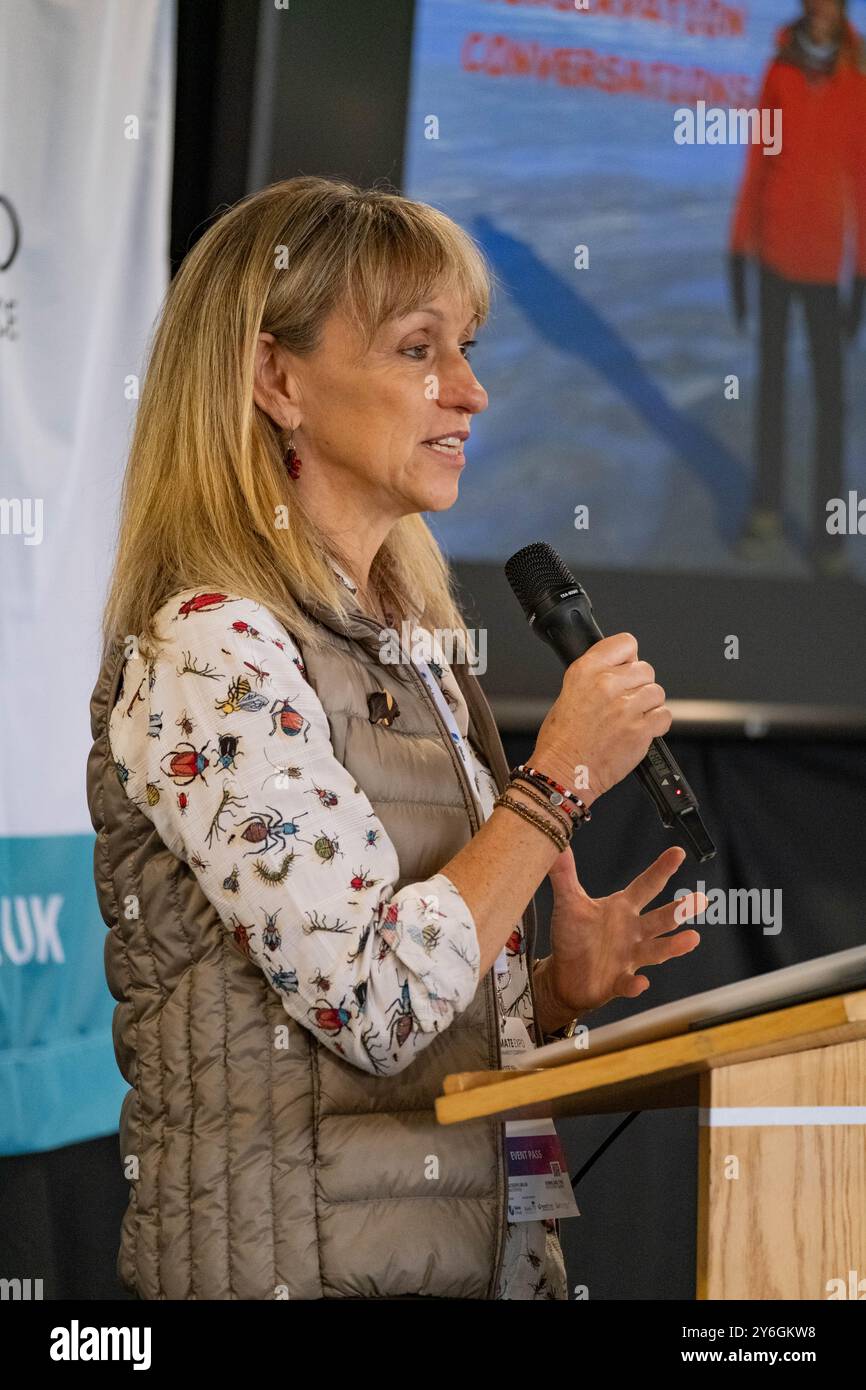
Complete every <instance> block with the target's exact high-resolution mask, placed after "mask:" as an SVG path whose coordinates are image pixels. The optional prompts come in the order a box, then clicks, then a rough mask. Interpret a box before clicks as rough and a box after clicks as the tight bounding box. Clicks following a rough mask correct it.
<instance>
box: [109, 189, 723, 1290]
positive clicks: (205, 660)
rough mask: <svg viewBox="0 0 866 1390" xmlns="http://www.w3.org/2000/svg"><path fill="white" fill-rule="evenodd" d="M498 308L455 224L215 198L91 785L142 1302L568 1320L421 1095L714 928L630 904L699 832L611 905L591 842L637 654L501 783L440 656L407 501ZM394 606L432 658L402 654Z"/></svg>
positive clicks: (452, 461) (189, 290)
mask: <svg viewBox="0 0 866 1390" xmlns="http://www.w3.org/2000/svg"><path fill="white" fill-rule="evenodd" d="M489 294H490V281H489V277H488V272H487V269H486V266H485V263H484V260H483V257H482V255H481V253H480V252H479V250H478V248H477V247H476V246H475V244H474V243H473V242H472V240H471V239H470V238H469V237H468V236H467V235H466V233H464V232H463V231H462V230H461V229H460V228H459V227H457V226H456V225H455V224H454V223H453V222H451V221H450V220H449V219H448V218H447V217H445V216H444V215H443V214H442V213H441V212H438V211H437V210H435V209H433V208H431V207H428V206H425V205H424V204H421V203H416V202H412V201H409V200H408V199H405V198H402V197H400V196H398V195H396V194H393V193H389V192H385V191H382V190H378V189H377V190H373V191H370V192H365V191H362V190H360V189H358V188H355V187H353V186H351V185H348V184H345V183H337V182H332V181H330V180H326V179H319V178H312V177H303V178H296V179H290V180H288V181H286V182H283V183H278V184H275V185H272V186H271V187H268V188H265V189H264V190H262V191H261V192H259V193H257V194H255V195H253V196H251V197H249V198H247V199H245V200H244V201H242V202H241V203H238V204H237V205H236V206H235V207H233V208H232V209H230V210H229V211H228V212H226V213H224V214H223V215H222V216H221V217H220V218H219V219H218V220H217V221H216V222H215V223H214V224H213V225H212V226H211V227H210V228H209V229H208V231H207V232H206V233H205V234H204V235H203V236H202V238H201V239H200V240H199V241H198V243H197V244H196V246H195V247H194V249H193V250H192V251H191V252H190V253H189V254H188V256H187V257H186V260H185V262H184V264H183V266H182V267H181V270H180V271H179V273H178V275H177V276H176V278H175V280H174V281H173V283H172V285H171V288H170V290H169V292H168V295H167V299H166V303H165V306H164V309H163V312H162V315H161V319H160V322H159V325H158V328H157V330H156V333H155V336H154V340H153V343H152V346H151V352H150V357H149V362H148V369H147V373H146V377H145V381H144V386H143V391H142V396H141V401H140V405H139V409H138V415H137V420H136V427H135V433H134V437H133V441H132V446H131V450H130V457H129V463H128V468H127V472H126V477H125V480H124V488H123V497H122V505H121V515H120V525H119V535H118V541H117V552H116V560H115V564H114V570H113V575H112V581H111V587H110V592H109V595H108V601H107V604H106V610H105V616H104V628H103V638H104V646H103V659H102V667H101V671H100V674H99V678H98V681H97V684H96V688H95V690H94V693H93V699H92V703H91V720H92V731H93V739H94V743H93V747H92V750H91V753H90V757H89V760H88V767H87V789H88V800H89V805H90V811H91V817H92V819H93V824H94V827H95V829H96V831H97V841H96V850H95V877H96V886H97V892H98V896H99V902H100V907H101V911H102V914H103V917H104V919H105V922H106V924H107V925H108V927H109V931H108V935H107V938H106V957H105V959H106V973H107V977H108V982H109V985H110V988H111V990H112V993H113V995H114V997H115V998H116V999H117V1000H118V1004H117V1007H116V1010H115V1021H114V1041H115V1051H116V1056H117V1060H118V1064H119V1066H120V1068H121V1070H122V1072H123V1075H124V1077H125V1078H126V1080H127V1081H128V1082H129V1086H130V1090H129V1091H128V1092H127V1094H126V1097H125V1099H124V1104H123V1108H122V1112H121V1119H120V1141H121V1157H122V1163H123V1167H124V1172H125V1174H126V1176H127V1178H128V1180H129V1184H130V1187H129V1206H128V1208H127V1211H126V1213H125V1216H124V1221H123V1230H122V1236H121V1247H120V1253H119V1257H118V1273H119V1276H120V1278H121V1281H122V1282H123V1284H124V1285H125V1286H126V1287H127V1288H128V1289H129V1290H130V1291H131V1292H134V1293H136V1294H137V1295H138V1296H139V1297H141V1298H146V1299H280V1298H291V1299H321V1298H389V1299H390V1298H423V1297H436V1298H480V1299H534V1298H558V1299H564V1298H566V1297H567V1290H566V1282H565V1270H564V1266H563V1261H562V1253H561V1250H560V1246H559V1242H558V1239H557V1230H556V1223H555V1222H554V1221H553V1220H551V1219H548V1220H547V1221H539V1220H533V1219H526V1220H510V1219H509V1202H508V1186H509V1172H508V1159H507V1155H506V1152H505V1147H506V1146H505V1144H504V1141H503V1126H502V1124H501V1123H499V1122H495V1121H489V1120H484V1121H478V1122H475V1123H472V1124H467V1125H454V1126H440V1125H438V1124H437V1123H436V1120H435V1114H434V1109H433V1103H434V1098H435V1096H436V1095H437V1094H439V1093H440V1091H441V1083H442V1078H443V1077H444V1076H445V1075H446V1074H447V1073H448V1072H456V1071H473V1070H479V1069H490V1068H497V1067H500V1066H501V1065H503V1057H504V1056H505V1054H506V1051H514V1050H515V1049H516V1050H518V1051H519V1050H525V1049H529V1048H533V1047H535V1046H538V1045H540V1043H541V1042H542V1041H543V1039H544V1038H545V1037H549V1036H551V1035H553V1034H555V1033H556V1032H557V1031H558V1030H562V1029H563V1028H565V1027H566V1026H567V1025H569V1024H570V1023H571V1022H572V1020H574V1019H575V1018H576V1017H580V1016H582V1015H583V1014H585V1013H586V1012H587V1011H588V1010H591V1009H595V1008H598V1007H599V1006H600V1005H601V1004H603V1003H604V1002H605V1001H607V1000H608V999H610V998H613V997H614V996H617V995H620V996H626V997H634V996H636V995H638V994H640V993H641V992H642V991H643V990H644V989H646V988H648V986H649V981H648V979H647V978H646V976H644V975H641V974H638V973H636V972H637V971H639V970H640V968H641V967H642V966H646V965H656V964H659V963H660V962H662V961H664V960H667V959H670V958H671V957H674V956H679V955H683V954H684V953H685V952H687V951H689V950H692V949H693V948H694V947H695V946H696V945H697V942H698V935H697V933H696V932H695V931H692V930H686V931H682V932H679V933H677V934H674V935H668V933H670V932H671V931H672V929H673V928H674V927H675V926H677V925H678V924H679V923H681V922H682V921H683V920H684V917H685V916H687V915H692V914H693V913H694V912H696V911H698V910H699V906H698V905H697V901H696V899H695V898H694V897H693V898H692V899H690V900H686V901H684V902H680V903H673V902H671V903H668V904H666V905H665V906H664V907H660V908H657V909H656V910H655V911H651V912H648V913H646V915H641V909H642V908H643V907H645V906H646V905H647V904H648V903H650V902H651V901H652V900H653V899H654V898H655V897H656V896H657V895H658V894H659V893H660V892H661V890H662V889H663V888H664V886H665V884H666V883H667V881H668V879H669V878H670V876H671V875H672V874H673V872H674V871H675V870H676V869H677V868H678V867H679V865H680V864H681V862H682V859H683V856H684V852H683V851H682V850H681V849H679V848H676V847H673V848H671V849H668V850H667V851H666V852H665V853H664V854H662V855H661V856H660V857H659V859H657V860H656V861H655V863H654V864H652V865H651V866H650V867H649V868H647V869H646V870H645V871H644V872H643V873H642V874H641V875H640V876H639V877H638V878H637V879H635V880H634V882H633V883H631V884H630V885H629V886H628V887H627V888H626V889H624V890H622V891H621V892H618V893H615V894H613V895H612V896H610V897H608V898H604V899H599V900H593V899H591V898H589V897H588V896H587V895H586V893H585V892H584V891H583V889H582V888H581V886H580V884H579V882H578V879H577V876H576V872H575V863H574V858H573V855H572V852H571V848H570V840H571V836H572V834H573V832H574V829H575V827H577V826H579V825H580V823H581V821H582V820H584V819H586V818H588V816H589V814H590V809H589V808H590V807H591V806H592V804H593V803H594V802H595V801H596V800H597V799H598V798H599V797H600V796H602V795H603V793H604V792H605V791H606V790H608V789H609V788H610V787H611V786H613V785H614V784H615V783H616V782H618V781H619V780H620V779H621V778H623V777H624V776H625V775H626V774H627V773H628V772H629V771H630V770H631V769H632V768H633V767H635V765H636V764H637V763H638V762H640V760H641V758H642V757H643V756H644V754H645V753H646V751H647V748H648V747H649V744H650V741H651V739H652V738H653V737H655V736H658V735H663V734H665V733H666V732H667V731H668V729H669V727H670V723H671V716H670V713H669V711H668V710H667V709H666V708H665V704H664V700H665V696H664V691H663V690H662V688H661V687H660V686H659V685H658V684H656V683H655V679H654V673H653V670H652V668H651V667H650V666H649V665H648V664H647V663H646V662H645V661H641V660H639V659H638V653H637V645H636V643H635V640H634V638H633V637H631V636H630V635H629V634H627V633H620V634H618V635H616V636H612V637H608V638H605V639H604V640H603V641H601V642H599V643H598V644H597V645H596V646H594V647H593V648H592V649H591V650H590V651H589V652H587V653H586V655H584V656H582V657H581V658H580V660H578V661H575V662H574V663H573V664H572V665H571V666H570V667H569V668H568V669H567V670H566V672H565V675H564V678H563V683H562V690H561V693H560V695H559V697H558V699H557V700H556V702H555V703H554V705H553V706H552V708H551V710H550V712H549V714H548V716H547V718H546V719H545V720H544V723H543V724H542V726H541V729H540V730H539V734H538V740H537V743H536V746H535V749H534V752H533V755H532V759H531V766H529V767H521V768H515V769H511V770H510V771H509V769H508V767H507V764H506V761H505V757H504V752H503V749H502V744H501V742H500V739H499V736H498V733H497V730H496V726H495V723H494V721H493V717H492V714H491V711H490V707H489V705H488V704H487V702H486V700H485V698H484V696H483V694H482V693H481V689H480V686H479V684H478V682H477V679H476V678H475V676H474V674H473V673H472V671H471V669H469V665H468V664H467V663H464V662H461V661H458V660H455V661H453V662H452V663H451V664H449V662H448V660H447V659H446V657H445V655H444V652H443V648H442V642H441V637H440V634H442V633H445V634H449V635H451V636H452V637H453V638H454V641H455V645H456V646H457V647H458V649H459V648H460V641H461V639H463V640H467V634H466V629H465V626H464V622H463V619H462V617H461V613H460V610H459V606H458V603H457V600H456V598H455V594H454V586H453V580H452V577H451V575H450V573H449V569H448V566H447V564H446V562H445V560H444V558H443V556H442V554H441V552H440V551H439V549H438V547H437V545H436V542H435V540H434V538H433V536H432V533H431V532H430V530H429V529H428V527H427V525H426V523H425V522H424V520H423V517H422V513H424V512H428V511H432V512H438V511H443V510H445V509H446V508H448V507H451V506H453V505H454V503H455V502H456V500H457V495H458V485H459V479H460V474H461V472H462V470H463V468H464V466H465V458H464V447H465V444H466V440H467V439H468V436H469V432H470V428H471V424H472V420H473V417H474V416H475V415H476V414H477V413H478V412H479V411H481V410H484V409H485V408H486V406H487V397H486V394H485V392H484V389H483V388H482V386H481V385H480V383H479V382H478V380H477V378H476V377H475V374H474V372H473V369H472V367H471V365H470V362H469V357H468V350H469V348H470V347H471V343H472V334H473V332H475V331H476V329H477V328H478V326H479V325H481V324H482V323H483V322H484V321H485V319H486V317H487V315H488V311H489ZM404 623H408V624H410V627H411V630H412V631H413V632H414V633H415V634H417V635H418V636H419V637H421V638H427V639H429V642H428V645H427V647H426V648H425V651H427V652H429V660H423V659H421V657H419V656H415V655H414V651H415V644H414V643H413V654H411V655H407V654H406V653H405V651H404V650H402V649H401V653H400V659H398V660H395V659H394V657H393V634H394V631H395V630H397V631H402V630H403V628H402V625H403V624H404ZM580 769H586V776H585V777H583V778H581V777H579V776H578V772H579V770H580ZM576 784H579V786H580V788H581V789H580V790H579V791H578V790H577V785H576ZM548 874H549V875H550V877H551V880H552V883H553V888H554V895H555V901H554V914H553V920H552V923H551V933H552V953H551V955H550V956H549V957H547V958H546V959H544V960H541V961H536V960H535V958H534V954H533V948H534V928H535V919H534V914H533V907H532V898H533V894H534V893H535V891H536V889H537V888H538V887H539V885H540V883H541V882H542V881H543V879H544V878H545V876H546V875H548ZM690 908H691V912H689V909H690Z"/></svg>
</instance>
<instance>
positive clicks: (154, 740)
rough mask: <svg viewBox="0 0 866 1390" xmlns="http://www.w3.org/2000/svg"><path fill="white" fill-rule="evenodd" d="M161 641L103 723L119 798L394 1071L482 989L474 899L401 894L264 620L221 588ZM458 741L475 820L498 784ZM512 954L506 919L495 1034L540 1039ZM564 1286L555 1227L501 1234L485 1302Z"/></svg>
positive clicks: (325, 1034) (325, 1033)
mask: <svg viewBox="0 0 866 1390" xmlns="http://www.w3.org/2000/svg"><path fill="white" fill-rule="evenodd" d="M334 568H335V571H336V573H337V575H338V577H339V578H340V579H341V581H342V582H343V583H344V584H345V585H346V587H347V588H348V589H349V591H350V593H351V594H352V595H354V593H355V587H354V585H353V584H352V582H351V580H350V579H349V578H348V576H346V575H345V573H344V572H343V571H342V570H340V569H338V568H337V567H336V566H335V567H334ZM156 630H157V632H158V635H159V637H160V641H161V642H162V643H163V645H161V647H160V650H159V653H158V654H157V655H156V656H155V657H154V658H152V659H149V660H148V659H147V658H146V657H144V656H143V655H141V654H138V655H134V656H130V657H129V658H127V660H126V662H125V664H124V671H123V686H122V691H121V695H120V697H119V698H118V700H117V703H116V704H115V706H114V709H113V710H112V712H111V715H110V717H109V725H108V736H109V742H110V746H111V750H112V757H113V758H114V760H115V766H116V768H117V772H118V776H119V778H120V780H121V783H122V785H123V787H124V790H125V791H126V794H127V795H128V796H129V797H130V798H131V799H132V800H133V801H134V802H135V803H136V805H137V806H139V807H140V809H141V810H142V812H143V813H144V814H145V815H146V816H147V817H148V819H149V820H150V821H151V822H152V823H153V824H154V826H155V827H156V829H157V831H158V833H159V835H160V837H161V838H162V840H163V842H164V843H165V844H166V845H167V847H168V848H169V849H170V850H171V851H172V852H173V853H175V854H177V855H178V857H179V858H180V859H182V860H183V862H184V863H186V864H188V865H189V866H190V868H191V869H192V870H193V872H194V873H195V875H196V878H197V879H198V881H199V884H200V885H201V888H202V891H203V892H204V893H205V895H206V896H207V898H208V899H209V901H210V902H211V903H212V904H213V906H214V907H215V908H216V910H217V911H218V913H219V915H220V917H221V919H222V921H223V923H224V925H225V926H226V928H227V930H228V931H230V932H231V933H232V936H233V938H234V941H235V943H236V945H237V946H238V947H239V948H240V949H241V950H242V951H244V953H245V954H246V955H247V956H248V957H249V959H250V960H251V961H253V962H254V963H255V964H256V965H258V966H259V967H260V969H261V970H262V971H263V973H264V974H265V976H266V978H267V980H268V982H269V983H270V985H271V986H272V988H273V989H274V990H276V991H277V993H278V994H279V996H280V1000H281V1002H282V1004H283V1007H284V1008H285V1009H286V1012H287V1013H288V1014H290V1015H291V1017H292V1018H294V1019H296V1020H297V1021H298V1022H299V1023H300V1024H302V1026H303V1027H304V1028H308V1029H309V1030H310V1031H311V1032H313V1033H314V1034H315V1036H316V1038H317V1039H318V1040H319V1041H320V1042H321V1043H322V1045H323V1046H325V1047H328V1048H330V1049H331V1050H332V1051H334V1052H336V1053H338V1054H339V1055H340V1056H342V1057H344V1058H346V1059H347V1060H348V1061H349V1062H351V1063H352V1064H353V1065H354V1066H357V1067H360V1068H362V1069H363V1070H365V1071H368V1072H372V1073H374V1074H393V1073H395V1072H398V1071H400V1070H402V1069H403V1068H404V1067H406V1066H408V1065H410V1064H411V1062H412V1060H413V1058H414V1057H415V1056H416V1055H417V1053H418V1052H419V1051H420V1050H421V1049H422V1048H424V1047H426V1046H427V1045H428V1044H429V1043H430V1042H432V1041H433V1039H434V1038H435V1037H436V1036H437V1035H438V1033H440V1032H441V1031H442V1030H443V1029H445V1028H447V1027H448V1025H449V1024H450V1023H451V1022H452V1020H453V1019H454V1018H455V1017H456V1016H457V1015H458V1014H459V1013H461V1012H462V1011H463V1010H464V1009H465V1008H466V1007H467V1006H468V1005H469V1004H470V1003H471V1001H472V999H473V997H474V995H475V992H476V990H477V988H478V985H479V962H480V952H479V945H478V937H477V933H476V930H475V924H474V921H473V918H472V913H471V911H470V909H469V907H468V905H467V904H466V902H465V900H464V899H463V897H462V895H461V894H460V893H459V891H458V890H457V888H456V887H455V885H454V884H453V883H452V882H451V880H450V879H449V878H448V877H447V876H446V875H445V874H442V873H437V874H434V875H432V876H431V877H430V878H428V879H425V880H424V881H423V882H419V883H411V884H406V885H405V886H404V887H403V888H401V889H400V890H399V891H398V892H395V891H394V885H395V883H396V882H397V880H398V878H399V876H400V869H399V861H398V858H397V853H396V849H395V847H394V845H393V843H392V841H391V840H390V838H389V836H388V835H387V833H386V831H385V828H384V826H383V824H382V822H381V821H380V820H379V818H378V817H377V816H376V814H375V812H374V810H373V808H372V806H371V804H370V802H369V800H368V798H367V797H366V795H365V794H364V792H363V789H362V788H359V787H358V786H357V784H356V782H355V780H354V778H353V777H352V775H351V774H350V773H349V772H348V771H347V769H346V768H345V767H344V766H343V765H342V763H340V762H339V761H338V759H337V757H336V755H335V753H334V749H333V746H332V744H331V741H330V730H329V725H328V720H327V716H326V714H325V711H324V709H323V707H322V705H321V703H320V701H319V698H318V696H317V694H316V692H315V690H314V689H313V687H312V686H311V685H310V683H309V682H308V680H307V679H306V672H305V670H304V665H303V660H302V658H301V654H300V651H299V649H298V647H297V646H296V645H295V643H294V642H293V640H292V638H291V637H290V635H289V634H288V632H287V631H286V629H285V628H284V627H283V626H282V625H281V624H280V623H279V622H278V620H277V619H276V618H275V617H274V615H273V614H272V613H270V612H269V611H268V610H267V609H266V608H263V607H262V606H261V605H259V604H257V603H255V602H254V601H252V600H250V599H245V598H243V597H241V596H238V595H233V594H223V595H222V596H221V601H220V602H207V603H205V604H204V605H202V604H201V599H200V596H199V595H198V594H197V593H196V591H194V590H185V591H183V592H181V593H178V594H176V595H174V596H173V597H172V598H171V599H170V600H169V601H168V602H167V603H166V604H164V606H163V607H162V608H161V609H160V611H159V613H158V615H157V619H156ZM435 650H436V653H437V656H438V655H440V654H441V649H440V648H439V647H438V644H437V646H436V648H435ZM430 670H432V671H433V672H434V674H435V677H436V679H437V681H438V682H439V684H440V687H441V690H442V694H443V695H444V697H445V700H446V701H447V705H448V707H449V709H450V710H451V711H452V713H453V716H454V719H455V722H456V724H457V727H458V728H459V730H460V732H461V734H462V735H463V737H464V739H465V738H466V734H467V729H468V711H467V709H466V703H465V700H464V699H463V695H462V692H461V690H460V687H459V686H458V685H457V683H456V681H455V680H454V677H453V675H452V673H451V671H450V668H449V667H448V665H447V663H446V662H445V661H444V658H443V660H442V661H441V662H440V661H438V660H437V661H435V662H431V663H430V665H429V667H428V672H427V673H428V675H429V671H430ZM465 748H466V749H467V750H468V754H469V759H470V763H469V771H470V775H471V776H472V778H473V781H474V785H475V787H476V789H477V791H478V796H479V802H480V806H481V808H482V811H483V816H484V818H485V819H486V817H487V816H489V815H490V814H491V812H492V810H493V799H494V797H495V796H496V794H497V789H496V785H495V782H494V780H493V777H492V775H491V773H490V770H489V768H488V767H487V766H486V764H485V763H484V762H483V760H482V759H481V758H480V756H479V755H478V754H477V753H476V751H475V750H474V748H473V747H472V745H471V744H470V743H469V742H468V740H466V743H465ZM323 811H326V812H327V819H323V816H322V814H321V813H322V812H323ZM329 864H334V866H335V867H337V866H339V867H341V868H342V865H346V866H347V870H346V871H344V872H342V875H341V879H340V886H339V887H338V888H335V882H336V880H335V879H334V878H333V877H332V876H331V875H330V874H328V875H322V872H321V870H322V867H323V865H329ZM383 947H387V948H388V949H383ZM525 949H526V948H525V942H524V940H523V934H522V927H521V925H519V924H518V925H517V926H515V928H514V930H513V932H512V933H511V937H510V938H509V941H508V942H507V944H506V949H505V952H504V954H503V955H502V956H500V960H499V962H498V965H499V966H500V967H501V966H502V965H503V964H504V965H505V967H506V968H505V970H504V972H502V973H497V974H496V985H497V996H498V1001H499V1012H500V1027H501V1030H502V1036H503V1039H504V1037H505V1030H506V1028H507V1026H508V1020H509V1019H513V1018H515V1017H517V1018H521V1019H523V1021H524V1023H525V1026H526V1029H527V1031H528V1033H529V1036H530V1039H531V1041H532V1043H533V1045H535V1043H536V1040H535V1038H534V1036H533V1029H534V1021H533V1016H532V1001H531V996H530V992H529V978H528V971H527V967H526V963H525ZM565 1289H566V1286H565V1269H564V1265H563V1259H562V1252H561V1249H560V1246H559V1242H558V1240H557V1238H556V1235H555V1231H554V1223H553V1221H524V1222H519V1223H511V1222H509V1223H508V1228H507V1232H506V1250H505V1255H504V1257H503V1263H502V1269H501V1276H500V1284H499V1290H498V1293H497V1297H499V1298H504V1299H534V1298H560V1299H562V1298H566V1297H567V1294H566V1291H565Z"/></svg>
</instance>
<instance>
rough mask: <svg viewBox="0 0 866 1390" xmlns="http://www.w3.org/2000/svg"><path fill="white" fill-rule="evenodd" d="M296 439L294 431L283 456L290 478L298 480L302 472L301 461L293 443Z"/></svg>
mask: <svg viewBox="0 0 866 1390" xmlns="http://www.w3.org/2000/svg"><path fill="white" fill-rule="evenodd" d="M294 437H295V431H294V429H293V430H292V432H291V434H290V435H289V444H288V448H287V449H286V452H285V454H284V455H283V462H284V464H285V465H286V469H287V470H288V474H289V477H290V478H297V477H298V476H299V475H300V472H301V460H300V459H299V458H298V456H297V454H296V453H295V449H294V445H293V443H292V441H293V439H294Z"/></svg>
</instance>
